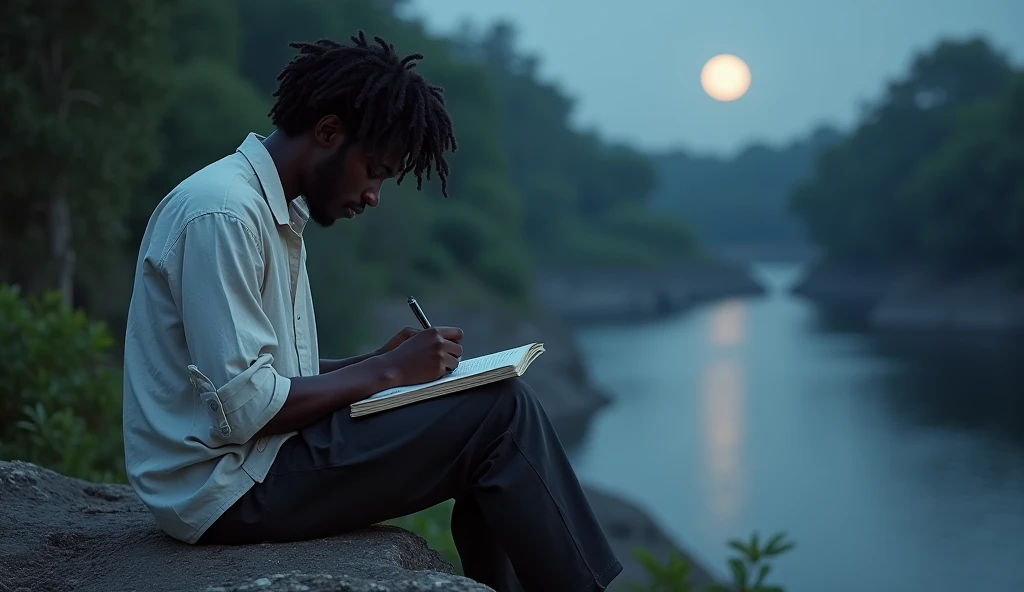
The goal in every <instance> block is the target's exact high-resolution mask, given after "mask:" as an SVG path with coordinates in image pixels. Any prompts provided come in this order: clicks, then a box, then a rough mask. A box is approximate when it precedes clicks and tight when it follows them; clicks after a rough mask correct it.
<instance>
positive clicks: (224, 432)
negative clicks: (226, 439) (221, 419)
mask: <svg viewBox="0 0 1024 592" xmlns="http://www.w3.org/2000/svg"><path fill="white" fill-rule="evenodd" d="M230 431H231V430H230V429H229V428H228V426H224V427H222V428H221V429H220V433H222V434H224V435H225V436H227V435H228V433H229V432H230Z"/></svg>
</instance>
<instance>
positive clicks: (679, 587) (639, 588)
mask: <svg viewBox="0 0 1024 592" xmlns="http://www.w3.org/2000/svg"><path fill="white" fill-rule="evenodd" d="M728 544H729V547H731V548H733V549H735V550H736V551H737V552H738V553H739V556H737V557H732V558H730V559H729V572H730V574H731V575H732V583H731V584H730V585H728V586H723V585H721V584H716V585H714V586H710V587H708V588H706V589H705V590H704V591H703V592H785V588H783V587H781V586H773V585H768V584H766V583H765V578H766V577H768V574H769V573H770V572H771V569H772V567H771V564H770V563H768V560H769V559H773V558H775V557H778V556H779V555H782V554H783V553H785V552H787V551H790V550H791V549H793V548H794V547H795V546H796V545H795V543H792V542H789V541H787V540H786V535H785V533H778V534H776V535H774V536H772V537H771V538H770V539H768V541H767V542H766V543H765V544H764V546H763V547H762V546H761V541H760V536H759V535H758V533H757V532H754V533H753V534H752V535H751V537H750V540H749V541H747V542H744V541H742V540H740V539H733V540H730V541H729V543H728ZM633 556H634V557H636V559H637V561H638V562H639V563H640V565H642V566H643V568H644V569H645V570H646V571H647V576H648V579H649V581H648V583H647V584H631V589H632V590H633V591H634V592H695V588H694V587H693V585H692V584H691V583H690V564H689V562H688V561H687V560H686V558H685V557H683V556H682V555H681V554H679V553H678V552H676V551H674V550H673V551H672V553H671V554H670V555H669V557H668V560H667V561H666V562H665V563H664V564H663V563H661V562H659V561H658V559H657V558H656V557H655V556H654V555H653V554H652V553H651V552H650V551H648V550H646V549H637V550H636V551H634V552H633Z"/></svg>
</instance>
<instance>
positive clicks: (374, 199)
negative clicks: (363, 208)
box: [363, 189, 380, 208]
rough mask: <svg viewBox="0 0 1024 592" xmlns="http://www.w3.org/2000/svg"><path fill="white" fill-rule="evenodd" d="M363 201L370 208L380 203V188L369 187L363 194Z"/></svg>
mask: <svg viewBox="0 0 1024 592" xmlns="http://www.w3.org/2000/svg"><path fill="white" fill-rule="evenodd" d="M363 203H365V204H366V205H368V206H370V207H371V208H375V207H377V204H379V203H380V190H379V189H376V190H375V189H371V190H369V191H367V192H366V193H364V194H363Z"/></svg>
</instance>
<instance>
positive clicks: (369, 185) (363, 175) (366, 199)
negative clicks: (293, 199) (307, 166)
mask: <svg viewBox="0 0 1024 592" xmlns="http://www.w3.org/2000/svg"><path fill="white" fill-rule="evenodd" d="M395 162H396V161H395V159H393V158H392V159H381V158H374V157H373V156H370V155H367V154H366V153H365V151H364V150H363V149H362V147H361V146H360V145H359V144H356V143H353V144H346V143H340V144H339V145H338V146H337V147H335V148H333V149H329V150H324V151H323V152H322V155H321V156H320V157H319V159H318V160H317V161H316V162H315V163H314V164H313V166H312V170H311V173H310V177H309V179H308V182H307V184H306V190H305V197H306V202H307V203H308V204H309V215H310V218H311V219H312V220H313V221H314V222H315V223H317V224H319V225H320V226H323V227H327V226H331V225H332V224H334V222H335V221H336V220H337V219H338V218H353V217H355V216H357V215H359V214H361V213H362V212H363V209H364V208H366V207H367V206H369V207H371V208H372V207H376V205H377V204H378V203H380V191H381V185H382V184H383V183H384V181H385V180H387V179H389V178H391V177H393V176H395V168H396V166H397V165H396V164H395Z"/></svg>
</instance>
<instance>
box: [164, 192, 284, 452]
mask: <svg viewBox="0 0 1024 592" xmlns="http://www.w3.org/2000/svg"><path fill="white" fill-rule="evenodd" d="M175 248H176V249H179V250H180V251H179V253H177V255H178V257H176V258H175V259H176V260H177V261H178V262H179V263H180V266H181V267H180V275H179V282H180V291H176V292H177V295H178V308H179V313H180V315H181V319H182V322H183V325H184V332H185V340H186V342H187V345H188V351H189V355H190V357H191V360H192V363H191V365H190V366H189V367H188V369H187V371H188V372H189V378H190V380H191V381H192V384H193V386H195V388H196V391H197V396H198V401H199V402H201V404H202V405H203V407H204V410H205V415H204V416H201V417H206V418H208V419H209V421H210V429H209V434H210V438H211V439H212V441H213V443H214V444H216V443H224V444H226V443H234V444H242V443H245V442H247V441H249V440H250V439H252V438H253V437H254V436H255V435H256V433H257V432H259V430H260V429H262V428H263V426H265V425H266V424H267V422H268V421H270V419H271V418H272V417H273V416H274V415H275V414H276V413H277V412H278V411H279V410H280V409H281V407H282V406H283V405H284V402H285V400H286V399H287V397H288V391H289V388H290V385H291V383H290V380H289V379H288V378H287V377H284V376H281V375H280V374H279V373H278V372H277V371H276V370H275V369H274V368H273V366H272V364H273V361H274V358H273V354H272V352H273V351H274V350H275V348H276V345H277V341H278V340H277V335H276V332H275V330H274V326H273V325H272V323H271V321H270V319H269V318H268V316H267V314H266V313H265V312H264V310H263V306H262V299H261V297H260V287H261V285H262V281H263V273H264V266H265V262H264V257H263V252H262V249H261V248H260V242H259V239H258V237H257V235H256V234H255V233H254V232H253V231H252V230H251V229H250V228H249V226H248V225H246V224H245V223H244V222H243V221H242V220H241V219H239V218H238V217H237V216H235V215H233V214H229V213H223V212H213V213H207V214H203V215H201V216H198V217H196V218H194V219H192V220H190V221H189V222H188V223H187V224H186V225H185V228H184V232H183V233H182V234H181V235H180V237H179V239H178V241H177V244H176V246H175ZM182 370H183V371H185V370H186V369H184V368H183V369H182Z"/></svg>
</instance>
